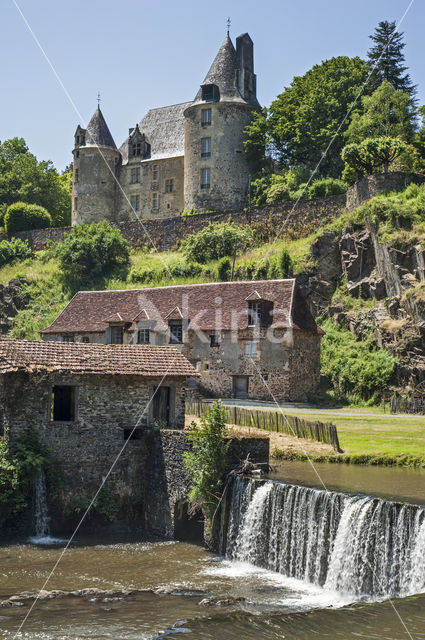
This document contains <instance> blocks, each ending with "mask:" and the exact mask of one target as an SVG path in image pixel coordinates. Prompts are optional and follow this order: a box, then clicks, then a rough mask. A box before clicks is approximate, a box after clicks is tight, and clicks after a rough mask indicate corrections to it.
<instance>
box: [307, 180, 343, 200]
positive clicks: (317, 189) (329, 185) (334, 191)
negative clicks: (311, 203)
mask: <svg viewBox="0 0 425 640" xmlns="http://www.w3.org/2000/svg"><path fill="white" fill-rule="evenodd" d="M346 191H347V185H346V184H345V182H343V180H337V179H336V178H321V179H320V180H315V181H314V182H312V183H311V185H310V186H309V188H308V197H309V198H319V197H320V196H337V195H339V194H341V193H345V192H346Z"/></svg>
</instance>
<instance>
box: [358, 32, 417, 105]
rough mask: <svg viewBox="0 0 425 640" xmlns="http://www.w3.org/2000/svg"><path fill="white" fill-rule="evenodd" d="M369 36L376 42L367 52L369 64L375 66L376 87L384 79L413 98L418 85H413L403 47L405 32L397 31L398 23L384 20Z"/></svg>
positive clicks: (372, 78) (373, 75) (373, 78)
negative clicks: (405, 62)
mask: <svg viewBox="0 0 425 640" xmlns="http://www.w3.org/2000/svg"><path fill="white" fill-rule="evenodd" d="M369 38H370V39H371V40H372V42H373V43H374V44H373V46H372V47H371V48H370V49H369V51H368V52H367V59H368V62H369V65H370V66H371V67H372V68H373V72H372V76H371V81H372V84H373V86H374V88H375V89H376V88H377V87H379V86H380V85H381V84H382V83H383V82H384V81H387V82H389V83H390V84H392V86H393V87H394V89H395V90H399V91H404V92H405V93H408V94H409V95H410V97H411V98H413V97H414V95H415V93H416V87H414V86H413V85H412V82H411V80H410V76H409V74H408V73H405V71H407V67H406V66H405V64H404V61H405V58H404V53H403V49H404V47H405V46H406V44H405V43H404V42H403V34H402V33H399V32H398V31H397V27H396V23H395V22H389V21H388V20H382V21H381V22H380V23H379V24H378V26H377V27H376V29H375V32H374V34H373V35H371V36H369Z"/></svg>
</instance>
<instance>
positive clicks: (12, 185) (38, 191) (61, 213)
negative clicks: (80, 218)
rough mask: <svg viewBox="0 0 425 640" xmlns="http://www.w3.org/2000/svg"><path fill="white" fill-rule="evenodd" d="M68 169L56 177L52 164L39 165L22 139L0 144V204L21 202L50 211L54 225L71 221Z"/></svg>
mask: <svg viewBox="0 0 425 640" xmlns="http://www.w3.org/2000/svg"><path fill="white" fill-rule="evenodd" d="M71 176H72V174H71V170H70V169H68V170H66V171H65V173H64V174H62V175H59V174H58V172H57V171H56V169H55V168H54V167H53V164H52V163H51V162H50V160H48V161H41V162H38V160H37V158H36V157H35V156H34V155H33V154H32V153H30V151H29V149H28V147H27V145H26V143H25V140H24V139H23V138H12V139H10V140H5V141H4V142H3V143H0V205H2V204H6V205H8V206H9V205H11V204H13V203H14V202H18V201H23V202H28V203H30V204H37V205H40V206H41V207H44V208H45V209H47V211H49V213H50V215H51V216H52V219H53V225H54V226H64V225H69V224H70V221H71V180H70V177H71Z"/></svg>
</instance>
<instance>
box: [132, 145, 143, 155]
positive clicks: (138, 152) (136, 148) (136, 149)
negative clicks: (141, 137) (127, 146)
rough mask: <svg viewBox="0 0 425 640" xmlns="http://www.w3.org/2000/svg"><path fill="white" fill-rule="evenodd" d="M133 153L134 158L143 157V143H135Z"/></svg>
mask: <svg viewBox="0 0 425 640" xmlns="http://www.w3.org/2000/svg"><path fill="white" fill-rule="evenodd" d="M131 152H132V154H133V156H140V155H142V143H141V142H133V144H132V146H131Z"/></svg>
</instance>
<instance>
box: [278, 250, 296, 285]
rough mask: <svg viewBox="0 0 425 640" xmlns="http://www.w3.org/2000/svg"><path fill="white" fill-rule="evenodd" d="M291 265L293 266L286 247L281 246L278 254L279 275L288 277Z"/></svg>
mask: <svg viewBox="0 0 425 640" xmlns="http://www.w3.org/2000/svg"><path fill="white" fill-rule="evenodd" d="M293 267H294V261H293V260H292V258H291V254H290V253H289V251H288V249H286V247H283V249H282V251H281V252H280V255H279V271H280V276H281V277H282V278H289V276H290V275H291V272H292V269H293Z"/></svg>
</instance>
